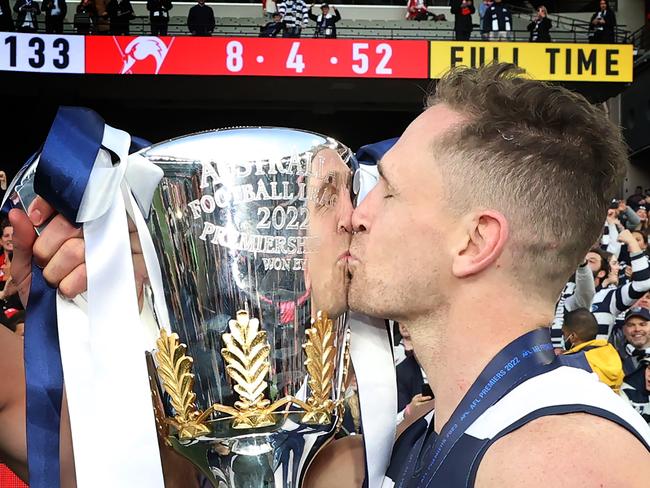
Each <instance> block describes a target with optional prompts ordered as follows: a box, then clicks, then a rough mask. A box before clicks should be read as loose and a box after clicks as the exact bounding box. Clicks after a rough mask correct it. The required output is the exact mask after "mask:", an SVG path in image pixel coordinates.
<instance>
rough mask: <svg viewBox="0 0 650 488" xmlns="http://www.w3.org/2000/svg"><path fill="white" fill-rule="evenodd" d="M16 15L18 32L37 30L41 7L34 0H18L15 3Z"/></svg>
mask: <svg viewBox="0 0 650 488" xmlns="http://www.w3.org/2000/svg"><path fill="white" fill-rule="evenodd" d="M14 12H16V13H17V14H18V16H17V17H16V27H17V30H18V32H37V31H38V19H37V17H38V15H40V13H41V9H40V7H39V6H38V4H37V3H36V2H35V1H34V0H18V1H17V2H16V5H14Z"/></svg>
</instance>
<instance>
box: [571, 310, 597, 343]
mask: <svg viewBox="0 0 650 488" xmlns="http://www.w3.org/2000/svg"><path fill="white" fill-rule="evenodd" d="M562 329H563V330H564V331H566V332H568V333H574V334H575V335H576V336H578V339H580V340H581V341H582V342H586V341H593V340H594V339H595V338H596V336H597V335H598V322H597V321H596V317H594V314H592V313H591V312H590V311H589V310H587V309H586V308H578V309H576V310H573V311H571V312H567V313H566V314H564V323H563V324H562Z"/></svg>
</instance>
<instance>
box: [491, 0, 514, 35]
mask: <svg viewBox="0 0 650 488" xmlns="http://www.w3.org/2000/svg"><path fill="white" fill-rule="evenodd" d="M485 27H486V29H487V31H488V32H489V35H488V38H489V39H490V40H491V41H509V40H510V39H511V37H512V14H511V13H510V9H508V7H506V6H505V5H504V4H503V2H502V0H494V3H493V4H492V6H491V7H490V8H489V9H487V10H486V11H485Z"/></svg>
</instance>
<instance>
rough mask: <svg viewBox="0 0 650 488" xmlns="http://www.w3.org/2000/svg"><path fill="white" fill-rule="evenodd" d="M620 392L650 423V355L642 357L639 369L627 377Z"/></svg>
mask: <svg viewBox="0 0 650 488" xmlns="http://www.w3.org/2000/svg"><path fill="white" fill-rule="evenodd" d="M620 394H621V397H623V398H625V399H626V400H627V401H628V402H630V405H632V407H634V409H635V410H636V411H637V412H639V413H640V414H641V416H642V417H643V420H645V421H646V422H648V424H650V356H646V357H644V358H643V359H641V361H640V362H639V369H637V371H636V372H635V373H634V374H633V375H631V376H630V377H626V378H625V382H624V383H623V386H621V393H620Z"/></svg>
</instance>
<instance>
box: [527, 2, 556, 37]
mask: <svg viewBox="0 0 650 488" xmlns="http://www.w3.org/2000/svg"><path fill="white" fill-rule="evenodd" d="M551 27H553V23H552V22H551V20H550V19H549V18H548V11H547V10H546V7H545V6H544V5H540V6H539V8H538V9H537V15H535V17H533V20H532V21H531V22H530V24H528V32H530V38H529V39H528V40H529V41H530V42H551Z"/></svg>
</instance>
